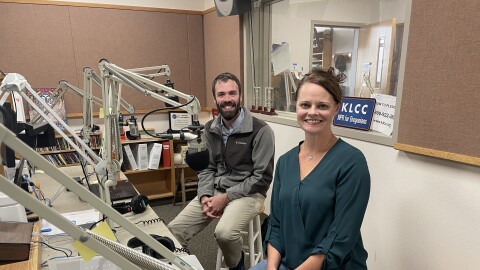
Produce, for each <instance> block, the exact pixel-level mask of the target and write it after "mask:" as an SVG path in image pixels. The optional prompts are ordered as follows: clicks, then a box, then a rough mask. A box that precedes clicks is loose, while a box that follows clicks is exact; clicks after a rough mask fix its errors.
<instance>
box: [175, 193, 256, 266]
mask: <svg viewBox="0 0 480 270" xmlns="http://www.w3.org/2000/svg"><path fill="white" fill-rule="evenodd" d="M218 194H222V193H221V192H219V191H215V194H214V195H218ZM264 201H265V197H263V195H261V194H259V193H256V194H253V195H251V196H249V197H243V198H240V199H236V200H233V201H231V202H229V203H228V204H227V206H226V207H225V210H224V211H223V215H222V217H221V218H220V220H219V221H218V224H217V227H216V228H215V235H214V236H215V239H216V241H217V243H218V246H219V247H220V249H221V250H222V252H223V256H224V258H225V264H226V265H227V266H228V267H235V266H236V265H237V264H238V262H239V261H240V258H241V250H242V242H243V240H242V236H241V234H240V231H242V230H244V229H245V228H246V226H247V224H248V222H249V221H250V220H251V219H253V218H254V217H255V216H256V215H257V214H258V212H259V211H260V209H261V208H262V206H263V203H264ZM212 220H213V219H212V218H209V217H207V216H206V215H205V214H203V213H202V205H201V203H200V201H199V199H198V198H197V197H195V198H194V199H193V200H192V201H191V202H190V203H189V204H188V205H187V206H186V207H185V209H183V210H182V212H180V214H178V216H177V217H176V218H175V219H174V220H173V221H172V222H170V223H169V224H168V229H169V230H170V231H171V232H172V233H173V235H174V236H175V237H176V238H177V240H178V241H179V242H180V244H182V246H184V247H186V246H187V243H188V241H189V240H190V239H192V237H193V236H195V235H196V234H197V233H199V232H200V231H201V230H203V229H204V228H205V227H206V226H207V225H208V224H209V223H210V222H211V221H212ZM214 252H215V251H214Z"/></svg>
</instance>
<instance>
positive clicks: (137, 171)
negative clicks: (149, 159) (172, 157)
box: [123, 167, 172, 175]
mask: <svg viewBox="0 0 480 270" xmlns="http://www.w3.org/2000/svg"><path fill="white" fill-rule="evenodd" d="M171 169H172V167H160V168H158V169H155V170H150V169H148V170H136V171H132V170H127V171H124V172H123V173H124V174H125V175H130V174H142V173H151V172H154V171H164V170H171Z"/></svg>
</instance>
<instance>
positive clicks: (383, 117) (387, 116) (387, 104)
mask: <svg viewBox="0 0 480 270" xmlns="http://www.w3.org/2000/svg"><path fill="white" fill-rule="evenodd" d="M371 97H372V98H374V99H375V100H376V101H377V102H376V105H375V112H374V114H373V119H372V127H371V129H372V130H375V131H378V132H381V133H383V134H385V135H387V136H390V135H392V132H393V121H394V119H393V118H394V115H395V104H396V101H397V98H396V97H394V96H390V95H384V94H377V93H374V94H372V96H371Z"/></svg>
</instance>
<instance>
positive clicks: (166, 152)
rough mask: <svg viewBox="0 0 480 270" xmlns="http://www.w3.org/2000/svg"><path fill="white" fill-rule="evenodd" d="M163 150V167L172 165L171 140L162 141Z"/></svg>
mask: <svg viewBox="0 0 480 270" xmlns="http://www.w3.org/2000/svg"><path fill="white" fill-rule="evenodd" d="M162 146H163V150H162V161H163V167H165V168H167V167H170V166H171V160H170V142H169V141H166V142H162Z"/></svg>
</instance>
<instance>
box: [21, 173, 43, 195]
mask: <svg viewBox="0 0 480 270" xmlns="http://www.w3.org/2000/svg"><path fill="white" fill-rule="evenodd" d="M23 180H25V181H27V183H28V185H29V186H31V187H32V190H33V193H34V194H35V197H37V200H39V201H40V200H41V199H40V197H38V194H37V188H36V187H35V184H34V183H33V182H32V181H31V180H30V178H28V175H26V174H24V175H23Z"/></svg>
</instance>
